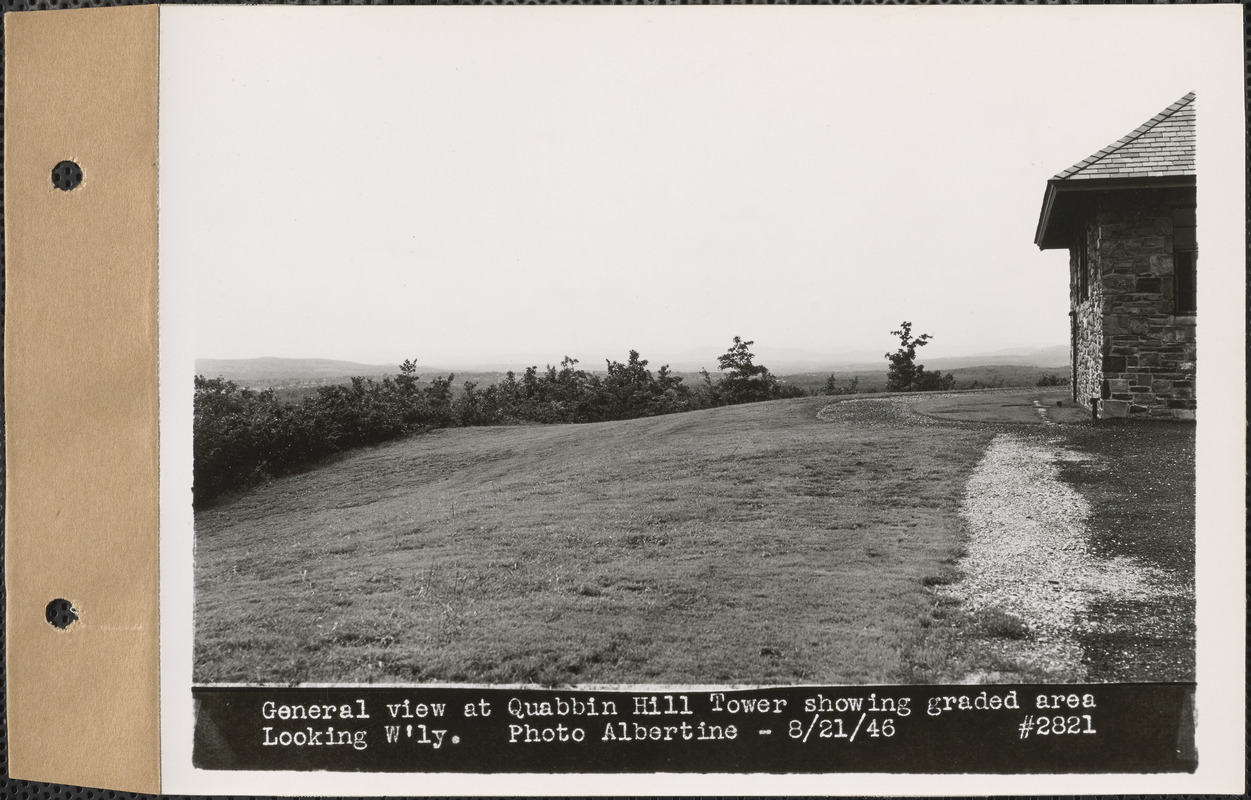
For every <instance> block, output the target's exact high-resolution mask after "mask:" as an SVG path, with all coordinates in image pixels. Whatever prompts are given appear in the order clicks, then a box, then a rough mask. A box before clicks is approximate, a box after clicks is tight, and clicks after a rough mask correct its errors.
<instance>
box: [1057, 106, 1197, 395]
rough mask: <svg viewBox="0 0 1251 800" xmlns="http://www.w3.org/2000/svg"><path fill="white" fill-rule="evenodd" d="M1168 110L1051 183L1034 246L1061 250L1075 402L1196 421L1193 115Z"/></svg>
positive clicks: (1187, 108) (1186, 110) (1176, 108)
mask: <svg viewBox="0 0 1251 800" xmlns="http://www.w3.org/2000/svg"><path fill="white" fill-rule="evenodd" d="M1194 99H1195V96H1194V94H1193V93H1192V94H1188V95H1186V96H1185V97H1183V98H1181V99H1180V100H1178V101H1177V102H1176V103H1173V104H1172V105H1171V106H1169V107H1168V108H1166V109H1164V110H1163V111H1161V112H1160V113H1159V114H1156V115H1155V116H1154V117H1152V118H1151V119H1149V120H1147V122H1145V123H1144V124H1143V125H1142V126H1140V127H1139V128H1137V129H1136V130H1134V131H1133V132H1132V133H1130V134H1129V135H1128V136H1125V137H1124V138H1122V139H1120V140H1118V141H1116V142H1114V143H1112V144H1110V145H1108V146H1107V147H1105V148H1103V149H1102V150H1100V151H1099V152H1097V153H1095V154H1094V155H1091V156H1090V157H1088V158H1086V159H1085V160H1083V161H1080V162H1078V163H1077V164H1074V165H1073V166H1072V167H1069V168H1068V169H1066V170H1064V171H1063V172H1061V173H1060V174H1059V175H1056V176H1055V177H1054V178H1052V179H1051V180H1049V181H1047V191H1046V193H1045V194H1044V196H1043V205H1042V212H1041V213H1040V215H1039V218H1038V229H1037V232H1036V233H1035V236H1034V243H1035V244H1037V245H1038V247H1039V248H1040V249H1043V250H1049V249H1061V248H1063V249H1067V250H1068V251H1069V308H1070V310H1069V317H1070V330H1071V347H1072V370H1073V375H1072V386H1073V400H1074V401H1075V402H1080V403H1083V404H1085V405H1087V406H1089V407H1090V408H1091V409H1092V411H1093V412H1094V414H1095V415H1096V416H1097V417H1099V418H1100V419H1105V418H1112V417H1138V418H1152V419H1155V418H1163V419H1184V420H1193V419H1194V418H1195V280H1196V278H1195V267H1196V261H1197V258H1198V242H1197V239H1196V238H1195V105H1194Z"/></svg>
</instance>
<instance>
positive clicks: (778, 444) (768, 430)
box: [195, 398, 993, 684]
mask: <svg viewBox="0 0 1251 800" xmlns="http://www.w3.org/2000/svg"><path fill="white" fill-rule="evenodd" d="M829 402H830V399H829V398H805V399H799V400H788V401H776V402H771V403H759V404H752V405H746V406H735V407H729V408H719V409H712V410H708V411H700V412H694V413H688V414H681V415H673V416H667V417H658V418H651V419H641V420H630V421H625V422H612V423H600V424H591V425H558V426H526V427H497V428H469V429H458V430H445V431H437V432H434V433H431V434H427V435H423V436H418V437H414V438H411V439H408V440H405V441H400V442H395V443H392V444H388V445H383V446H381V447H377V448H373V449H368V450H363V451H358V452H355V453H353V454H350V455H348V456H346V457H344V458H343V459H341V460H339V461H337V462H336V463H333V464H330V465H327V466H323V467H321V468H318V469H315V470H312V471H310V472H307V473H304V474H301V475H295V476H291V477H288V478H284V479H281V480H277V481H274V482H272V483H270V484H268V485H266V486H263V487H260V488H259V489H257V490H255V491H252V492H250V493H248V494H246V495H244V496H241V497H238V498H236V499H234V500H233V501H230V502H228V503H225V504H223V505H221V506H218V507H216V508H213V509H209V510H206V511H202V512H200V513H198V514H197V515H196V601H197V606H196V645H195V646H196V659H195V663H196V668H195V669H196V674H195V679H196V680H197V681H200V682H226V681H246V682H278V683H289V682H305V681H337V682H391V681H395V682H414V681H425V682H435V681H457V682H489V683H495V682H510V683H512V682H525V683H531V682H533V683H540V684H570V683H578V684H596V683H631V682H645V683H683V684H691V683H701V682H702V683H708V682H718V683H725V682H731V683H756V682H760V683H794V682H813V683H842V682H847V683H866V682H881V681H887V680H890V679H891V678H892V677H894V676H898V675H899V674H901V670H902V669H904V665H903V663H902V661H901V653H902V652H904V651H905V649H906V647H907V646H908V644H909V643H910V642H912V641H914V640H915V639H916V638H917V637H918V636H919V635H921V634H922V632H923V630H924V626H925V625H926V624H928V613H929V608H930V603H929V598H930V596H931V593H932V590H931V588H930V587H932V585H933V584H934V583H935V581H940V580H944V579H947V578H944V577H943V576H949V575H950V572H951V570H952V565H953V564H954V563H955V560H956V559H957V558H958V556H959V554H960V545H961V538H962V523H961V519H960V516H959V502H960V497H961V492H962V489H963V486H964V483H965V480H966V479H967V477H968V475H969V473H970V472H971V470H972V469H973V467H974V466H975V464H976V463H977V461H978V459H979V458H980V456H981V454H982V452H983V450H984V449H985V446H986V444H987V442H988V441H989V439H990V437H991V436H992V435H993V430H991V429H990V427H987V428H986V429H979V428H977V427H976V426H961V427H954V426H945V425H930V426H908V425H902V424H892V423H890V422H883V423H880V424H873V425H847V424H831V423H828V422H823V421H821V420H819V419H817V416H816V415H817V412H818V411H819V410H820V409H821V408H822V407H823V406H825V405H826V404H827V403H829Z"/></svg>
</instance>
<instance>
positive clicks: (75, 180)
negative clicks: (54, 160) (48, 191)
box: [52, 161, 83, 192]
mask: <svg viewBox="0 0 1251 800" xmlns="http://www.w3.org/2000/svg"><path fill="white" fill-rule="evenodd" d="M82 182H83V168H82V167H80V166H78V165H77V164H75V163H74V162H73V161H62V162H61V163H60V164H57V165H56V166H55V167H53V168H52V185H53V186H55V187H56V188H58V189H60V190H61V191H63V192H68V191H70V190H71V189H76V188H78V184H80V183H82Z"/></svg>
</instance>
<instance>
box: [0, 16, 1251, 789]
mask: <svg viewBox="0 0 1251 800" xmlns="http://www.w3.org/2000/svg"><path fill="white" fill-rule="evenodd" d="M214 1H215V2H223V0H214ZM1166 1H1167V2H1169V3H1170V4H1172V3H1174V2H1175V0H1166ZM1230 1H1231V2H1232V0H1230ZM584 2H586V0H435V1H434V2H421V1H420V0H419V1H418V2H396V0H295V2H283V0H257V2H254V3H250V5H386V6H390V5H582V4H584ZM1157 2H1158V0H1157ZM3 3H4V10H5V11H6V12H7V11H34V10H45V9H54V8H84V7H93V6H128V5H142V4H143V3H141V2H130V1H129V0H3ZM1138 3H1143V4H1145V0H1132V3H1124V4H1126V5H1128V4H1138ZM166 4H167V5H187V4H207V0H181V2H180V0H166ZM586 4H588V5H790V4H793V5H817V4H820V5H1110V4H1109V3H1105V2H1100V0H1091V1H1090V2H1079V0H1025V2H1013V3H1004V2H993V0H921V2H910V3H904V2H902V1H901V0H862V2H846V1H844V2H835V3H830V2H823V3H810V2H804V1H803V0H800V1H799V2H795V3H788V2H787V0H782V2H780V3H779V2H776V0H676V1H674V2H663V1H658V0H637V1H636V2H624V1H623V0H610V1H609V2H603V3H586ZM1243 35H1244V42H1246V41H1251V14H1249V13H1248V9H1247V6H1245V5H1244V6H1243ZM0 44H3V33H0ZM1246 61H1247V63H1248V67H1249V68H1251V55H1248V56H1247V57H1246ZM2 73H3V67H2V66H0V77H2ZM1244 92H1245V93H1246V94H1247V96H1248V97H1249V98H1251V91H1248V90H1247V89H1246V88H1245V77H1244ZM3 101H4V94H3V89H0V137H2V136H3V130H4V129H3V111H4V109H3ZM1249 123H1251V117H1249ZM1249 127H1251V124H1249ZM1248 163H1249V164H1251V161H1249V162H1248ZM3 169H4V164H3V156H0V178H2V177H3ZM1249 182H1251V181H1249ZM1248 207H1249V208H1251V206H1248ZM3 225H4V213H3V189H2V188H0V287H2V286H3V282H2V281H3V266H2V261H3V236H4V228H3ZM1248 227H1249V228H1251V224H1249V225H1248ZM1248 307H1249V310H1251V300H1249V302H1248ZM3 316H4V301H3V299H2V297H0V319H3ZM1248 318H1249V319H1251V313H1249V314H1248ZM0 336H2V334H0ZM1248 342H1249V343H1251V338H1248ZM1249 346H1251V345H1249ZM2 360H3V356H2V355H0V361H2ZM2 380H3V379H2V378H0V381H2ZM3 415H4V405H3V398H2V396H0V420H2V419H3ZM3 465H4V464H3V445H0V469H2V468H3ZM3 524H4V523H3V521H2V520H0V528H2V527H3ZM3 566H4V544H3V539H2V538H0V584H2V583H3V581H4V573H3ZM3 612H4V594H3V592H2V591H0V619H2V618H3ZM0 631H3V623H0ZM4 644H5V642H4V637H3V635H2V633H0V683H3V681H4V659H3V656H4ZM3 711H4V705H3V700H0V715H2V714H3ZM7 719H8V718H7V715H3V722H0V762H2V765H3V773H4V774H3V776H0V798H4V799H5V800H70V799H71V798H72V799H73V800H133V799H135V798H146V797H152V795H140V794H133V793H130V792H114V791H109V790H104V789H86V788H82V787H78V786H62V785H58V784H48V783H38V782H34V781H19V780H12V779H10V778H9V777H8V766H9V759H8V722H7ZM73 750H74V743H73V740H72V738H69V737H67V739H66V757H67V758H72V757H73Z"/></svg>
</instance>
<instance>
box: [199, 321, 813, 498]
mask: <svg viewBox="0 0 1251 800" xmlns="http://www.w3.org/2000/svg"><path fill="white" fill-rule="evenodd" d="M752 344H753V342H750V341H743V340H742V339H741V338H740V337H737V336H736V337H734V344H733V346H732V347H731V348H730V349H729V350H728V351H727V352H726V353H725V354H724V355H722V356H720V357H719V358H718V368H719V370H720V373H721V374H720V375H718V376H717V378H716V379H714V378H713V376H712V375H711V374H709V373H708V372H707V371H706V370H705V371H703V372H702V381H699V382H697V383H696V384H695V385H694V386H692V385H688V384H687V383H686V382H685V381H683V379H682V377H681V376H678V375H674V374H673V372H672V371H670V369H669V367H668V365H665V366H662V367H660V368H659V369H658V370H655V371H653V370H651V369H650V368H649V367H648V361H647V359H644V358H641V357H640V355H639V353H638V351H637V350H631V351H630V354H629V356H628V358H627V359H626V361H625V362H624V363H623V362H618V361H608V362H607V369H606V371H605V372H604V373H600V374H597V373H593V372H589V371H587V370H585V369H580V368H578V361H577V359H573V358H569V357H566V358H565V359H564V360H563V361H561V364H560V366H559V368H558V367H555V366H551V365H549V366H548V367H547V369H546V370H539V369H538V367H534V366H532V367H528V368H527V369H526V370H525V371H524V372H522V373H521V374H520V375H518V374H516V373H515V372H511V371H510V372H508V373H507V374H506V375H505V376H504V378H503V379H502V380H500V381H498V382H496V383H493V384H491V385H489V386H486V387H479V386H478V385H477V384H476V383H474V382H472V381H467V382H465V384H464V385H463V387H462V388H461V391H459V392H454V391H453V389H452V386H453V381H454V380H455V376H454V375H449V376H447V377H446V378H444V377H441V376H440V377H436V378H434V379H433V380H431V381H430V382H429V383H428V384H426V385H422V384H421V382H420V378H419V376H418V375H417V365H416V363H415V362H413V361H412V360H406V361H405V362H404V363H403V364H401V365H400V368H399V373H398V374H397V375H395V376H393V377H387V378H383V379H381V380H374V379H369V378H352V379H351V382H350V383H347V384H341V385H334V386H322V387H319V388H318V389H317V391H316V393H315V394H314V395H312V396H310V397H307V398H305V399H303V400H302V401H300V402H298V403H292V402H284V401H282V400H280V399H279V398H278V397H277V394H276V393H275V391H274V390H273V389H265V390H254V389H248V388H242V387H240V386H239V385H238V384H237V383H235V382H234V381H229V380H226V379H224V378H207V377H205V376H203V375H197V376H196V378H195V400H194V428H195V429H194V437H195V439H194V451H195V452H194V457H193V458H194V500H195V504H196V506H197V507H202V506H204V505H205V504H207V503H209V502H211V501H212V500H214V499H215V498H217V497H219V496H220V495H222V494H224V493H226V492H230V491H234V490H238V489H243V488H247V487H249V486H252V485H255V484H256V483H259V482H260V481H262V480H264V479H266V478H269V477H275V476H278V475H283V474H287V473H290V472H292V471H295V470H298V469H300V468H302V467H305V466H307V465H310V464H313V463H316V462H318V461H321V460H323V459H325V458H327V457H330V456H333V455H335V454H337V453H342V452H345V451H347V450H351V449H354V448H357V447H362V446H365V445H372V444H379V443H381V442H385V441H388V440H391V439H395V438H398V437H401V436H406V435H409V434H412V433H418V432H421V431H425V430H432V429H435V428H450V427H459V426H474V425H516V424H524V423H561V422H565V423H569V422H573V423H577V422H606V421H610V420H622V419H635V418H638V417H652V416H657V415H660V414H674V413H678V412H682V411H693V410H696V409H701V408H713V407H716V406H725V405H735V404H738V403H751V402H757V401H760V400H777V399H782V398H787V397H802V396H805V395H807V392H805V391H804V390H803V389H801V388H799V387H797V386H793V385H791V384H788V383H786V382H785V381H782V380H779V379H778V378H777V377H776V376H774V375H773V374H772V373H771V372H770V371H769V370H768V368H767V367H765V366H763V365H761V364H757V363H755V356H754V355H753V354H752V352H751V350H750V347H751V345H752Z"/></svg>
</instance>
